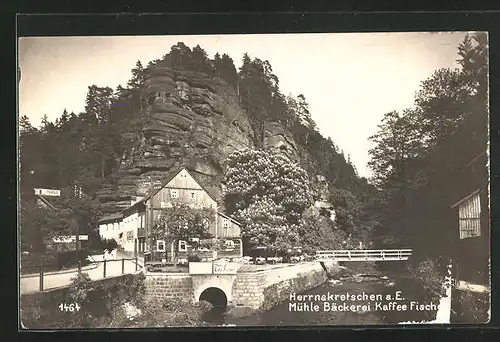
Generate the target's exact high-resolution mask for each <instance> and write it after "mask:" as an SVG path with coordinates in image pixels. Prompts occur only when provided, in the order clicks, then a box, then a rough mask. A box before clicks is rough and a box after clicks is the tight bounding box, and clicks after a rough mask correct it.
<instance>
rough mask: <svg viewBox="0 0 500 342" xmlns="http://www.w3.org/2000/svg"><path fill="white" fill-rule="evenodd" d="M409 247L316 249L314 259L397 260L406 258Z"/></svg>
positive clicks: (410, 251)
mask: <svg viewBox="0 0 500 342" xmlns="http://www.w3.org/2000/svg"><path fill="white" fill-rule="evenodd" d="M411 253H412V250H411V249H365V250H363V249H353V250H331V251H317V252H316V259H318V260H321V259H335V260H337V261H397V260H408V258H409V257H410V256H411Z"/></svg>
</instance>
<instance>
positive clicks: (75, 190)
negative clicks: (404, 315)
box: [73, 184, 82, 275]
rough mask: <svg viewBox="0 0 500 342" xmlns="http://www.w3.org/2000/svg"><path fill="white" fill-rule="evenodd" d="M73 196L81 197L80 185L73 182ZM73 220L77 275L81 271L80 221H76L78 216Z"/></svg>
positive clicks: (78, 198)
mask: <svg viewBox="0 0 500 342" xmlns="http://www.w3.org/2000/svg"><path fill="white" fill-rule="evenodd" d="M73 197H74V198H75V199H77V200H80V198H82V187H81V186H80V185H78V184H75V185H74V186H73ZM73 213H74V210H73ZM75 216H76V215H75ZM75 220H76V262H77V265H78V275H80V274H81V272H82V268H81V264H80V222H79V221H78V217H75Z"/></svg>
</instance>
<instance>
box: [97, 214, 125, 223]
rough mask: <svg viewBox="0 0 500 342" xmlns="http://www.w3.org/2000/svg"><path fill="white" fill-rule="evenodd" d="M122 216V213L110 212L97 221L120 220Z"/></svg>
mask: <svg viewBox="0 0 500 342" xmlns="http://www.w3.org/2000/svg"><path fill="white" fill-rule="evenodd" d="M122 218H123V215H122V213H115V214H110V215H105V216H103V217H101V218H100V219H99V223H104V222H110V221H116V220H120V219H122Z"/></svg>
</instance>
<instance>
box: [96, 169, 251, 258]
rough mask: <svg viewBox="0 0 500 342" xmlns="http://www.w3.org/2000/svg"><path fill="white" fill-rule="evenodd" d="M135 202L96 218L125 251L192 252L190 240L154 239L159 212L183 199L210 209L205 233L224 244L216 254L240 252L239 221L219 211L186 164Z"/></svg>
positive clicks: (102, 231)
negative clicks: (121, 209) (171, 241)
mask: <svg viewBox="0 0 500 342" xmlns="http://www.w3.org/2000/svg"><path fill="white" fill-rule="evenodd" d="M134 202H135V203H132V205H131V206H130V207H129V208H127V209H125V210H123V211H122V212H121V213H119V214H114V215H110V216H106V217H103V218H102V219H101V220H100V221H99V234H100V235H101V237H102V238H106V239H110V238H113V239H115V240H116V242H117V243H118V244H119V246H121V248H122V249H123V250H125V251H128V252H134V253H138V254H143V253H146V252H153V253H164V257H165V259H167V260H173V259H175V258H187V255H189V254H190V253H192V252H193V247H192V246H194V245H195V244H194V243H193V241H175V242H173V243H171V244H170V245H169V246H166V245H165V241H164V240H158V241H156V240H155V239H154V238H153V235H154V234H153V229H154V225H155V222H156V221H157V220H158V219H159V218H160V216H161V214H162V213H163V212H164V211H165V210H168V208H171V207H173V205H174V203H183V204H187V205H189V206H190V207H191V208H193V209H203V208H209V209H212V210H213V212H214V219H213V222H212V223H211V224H210V225H209V227H208V233H209V234H210V235H211V236H212V237H213V238H215V239H218V240H223V243H222V245H223V246H225V247H224V248H222V249H221V250H220V251H219V252H218V255H219V256H228V257H239V256H242V241H241V229H240V224H239V223H238V222H237V221H235V220H234V219H232V218H230V217H228V216H227V215H225V214H223V213H221V212H219V211H218V209H219V208H218V205H217V201H216V199H215V197H214V196H213V195H211V194H210V192H209V191H207V189H206V188H205V187H203V186H202V185H201V183H200V182H199V181H198V180H196V179H195V177H193V176H192V174H191V173H190V172H189V171H188V170H187V169H186V168H178V169H175V170H173V171H171V172H169V173H168V175H167V177H166V178H165V180H164V181H163V183H162V184H161V185H159V186H156V187H154V188H153V189H151V190H150V191H149V193H148V194H147V195H146V196H144V197H142V198H140V199H138V201H134ZM187 228H188V229H189V227H187ZM192 239H194V241H196V239H198V237H196V236H193V237H192ZM197 254H203V255H209V254H210V255H212V251H211V250H208V251H205V250H203V249H202V250H201V251H197Z"/></svg>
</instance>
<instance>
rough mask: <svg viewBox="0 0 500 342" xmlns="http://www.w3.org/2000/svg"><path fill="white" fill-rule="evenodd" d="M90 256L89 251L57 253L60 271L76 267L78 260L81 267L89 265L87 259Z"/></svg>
mask: <svg viewBox="0 0 500 342" xmlns="http://www.w3.org/2000/svg"><path fill="white" fill-rule="evenodd" d="M88 256H89V252H88V250H79V251H77V250H72V251H65V252H59V253H57V265H58V267H59V269H61V268H63V267H76V266H77V264H78V260H79V261H80V263H81V265H86V264H88V260H87V257H88Z"/></svg>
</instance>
